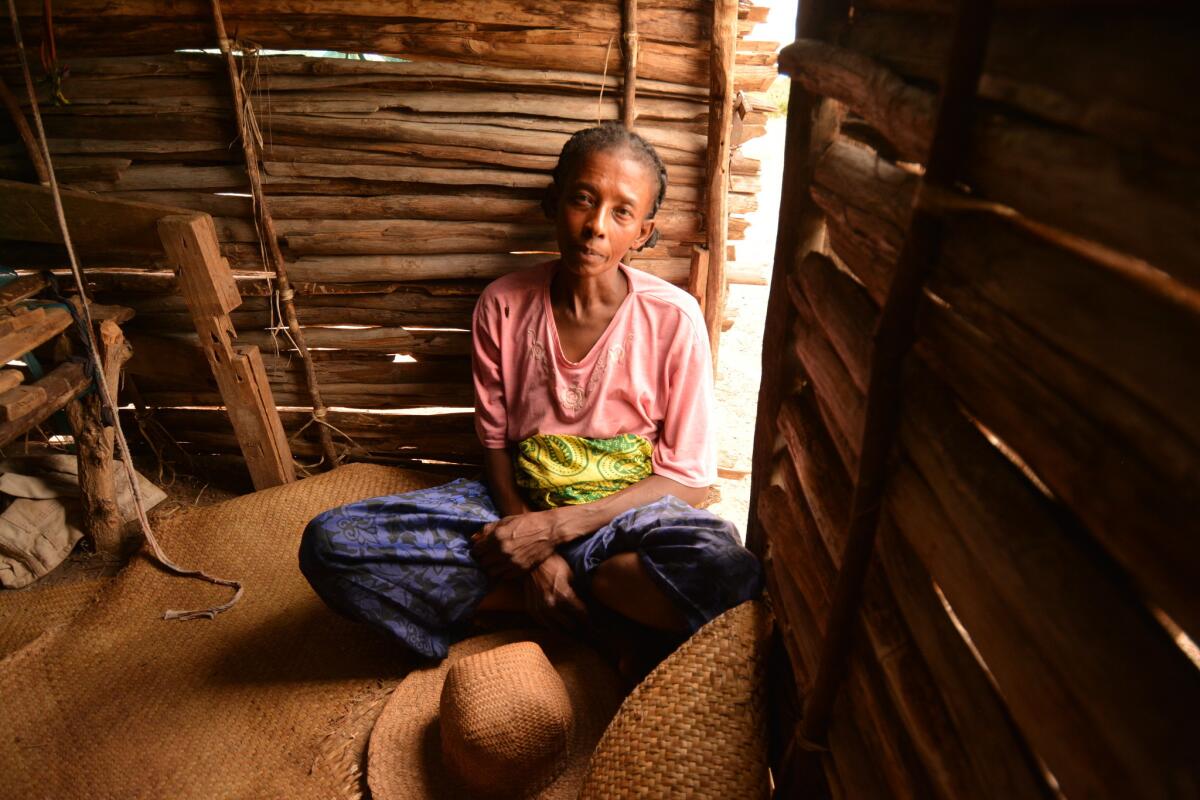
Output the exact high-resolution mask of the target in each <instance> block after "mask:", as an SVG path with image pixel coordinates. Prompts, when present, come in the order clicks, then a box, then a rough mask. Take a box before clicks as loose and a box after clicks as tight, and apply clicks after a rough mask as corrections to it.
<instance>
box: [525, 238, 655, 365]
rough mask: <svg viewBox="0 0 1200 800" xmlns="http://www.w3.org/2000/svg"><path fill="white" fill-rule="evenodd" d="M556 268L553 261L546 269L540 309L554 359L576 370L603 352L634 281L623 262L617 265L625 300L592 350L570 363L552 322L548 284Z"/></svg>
mask: <svg viewBox="0 0 1200 800" xmlns="http://www.w3.org/2000/svg"><path fill="white" fill-rule="evenodd" d="M558 267H559V262H557V261H554V262H551V264H550V265H549V266H548V267H547V269H546V280H545V281H544V282H543V284H542V308H543V309H544V310H545V315H546V326H547V330H548V331H549V332H550V345H551V349H552V350H553V351H554V359H555V360H556V361H557V362H558V363H559V364H560V365H562V366H566V367H571V368H573V369H578V368H579V367H583V366H587V365H588V364H590V363H591V362H593V361H595V360H596V356H597V354H599V353H600V352H602V351H603V350H604V347H605V345H606V344H607V342H608V339H609V337H610V336H612V332H613V329H614V328H616V327H617V323H618V322H619V320H620V318H621V315H622V314H623V313H624V312H625V309H626V308H627V307H628V306H629V305H630V303H631V302H632V298H633V295H634V292H635V291H636V289H635V288H634V280H633V275H632V274H631V270H630V268H629V267H627V266H626V265H625V264H624V262H622V263H619V264H617V269H619V270H621V273H622V274H623V275H624V276H625V282H626V285H627V286H628V287H629V291H628V292H626V293H625V298H624V299H623V300H621V304H620V305H619V306H617V310H616V312H615V313H614V314H613V316H612V319H610V320H609V321H608V325H607V326H606V327H605V328H604V333H602V334H600V338H599V339H597V340H596V343H595V344H593V345H592V349H591V350H589V351H588V352H587V355H585V356H584V357H583V358H581V359H580V360H579V361H572V360H571V359H569V358H567V356H566V354H565V353H563V349H562V342H561V341H560V340H559V338H558V323H557V322H555V321H554V305H553V303H551V302H550V284H551V283H552V282H553V281H554V274H555V272H557V270H558Z"/></svg>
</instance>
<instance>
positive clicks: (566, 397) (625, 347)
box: [558, 333, 633, 411]
mask: <svg viewBox="0 0 1200 800" xmlns="http://www.w3.org/2000/svg"><path fill="white" fill-rule="evenodd" d="M632 345H633V334H632V333H631V334H629V335H628V336H626V337H625V341H623V342H618V343H617V344H614V345H610V346H609V348H608V350H607V352H605V354H604V355H603V356H602V357H601V358H599V359H598V360H597V361H596V366H595V367H594V368H593V369H592V374H591V376H590V377H589V378H588V382H587V385H586V386H580V385H579V384H578V383H576V384H573V385H571V386H568V387H566V388H565V389H563V390H562V391H561V392H559V398H558V399H559V402H561V403H562V405H563V408H566V409H569V410H571V411H582V410H583V409H584V408H586V407H587V405H588V403H589V402H590V401H591V399H592V397H594V396H595V393H596V389H597V388H598V387H599V386H600V382H601V381H603V380H604V376H605V374H606V373H607V372H608V368H609V367H610V366H612V365H613V364H614V363H615V364H623V363H625V355H626V353H628V352H629V348H630V347H631V346H632Z"/></svg>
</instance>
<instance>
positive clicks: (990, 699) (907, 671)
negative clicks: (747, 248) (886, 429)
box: [751, 0, 1200, 798]
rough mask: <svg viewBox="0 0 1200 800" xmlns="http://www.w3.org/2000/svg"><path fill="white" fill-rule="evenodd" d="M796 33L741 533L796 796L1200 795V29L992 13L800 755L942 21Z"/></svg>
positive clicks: (1185, 19) (786, 775)
mask: <svg viewBox="0 0 1200 800" xmlns="http://www.w3.org/2000/svg"><path fill="white" fill-rule="evenodd" d="M806 5H807V6H809V8H808V9H807V15H806V16H802V18H801V20H800V35H801V37H803V38H801V39H800V40H798V41H797V42H796V43H795V44H793V45H791V46H790V47H788V48H786V49H785V50H784V52H783V54H782V55H781V59H780V63H781V70H784V71H786V72H788V73H789V74H790V75H791V76H792V79H793V87H792V96H791V99H790V103H789V121H788V124H789V131H788V137H789V138H788V142H789V143H788V147H789V150H788V154H787V167H786V173H785V184H784V198H783V210H782V212H781V219H780V249H779V251H778V253H777V262H776V265H775V271H774V278H773V284H772V290H771V308H770V310H769V314H768V325H767V340H768V341H779V342H785V341H786V342H787V343H788V344H787V346H785V347H777V348H768V351H767V353H766V354H765V356H764V384H763V395H762V399H761V402H760V409H759V433H758V440H757V443H756V445H757V446H756V456H755V473H754V492H755V507H754V509H753V512H752V513H753V519H752V522H751V528H752V530H751V536H752V546H753V547H755V548H756V549H757V550H758V551H759V552H760V553H761V554H762V555H763V556H764V557H765V561H766V564H767V572H768V579H769V586H770V595H771V600H772V603H773V605H774V608H775V612H776V615H777V618H778V620H779V623H780V627H781V631H782V642H783V645H784V646H785V648H786V655H787V658H786V660H785V661H786V663H785V664H784V665H783V669H781V671H780V672H779V674H778V675H777V676H776V680H775V684H774V687H773V688H774V690H775V692H776V693H777V697H778V698H779V699H780V702H779V703H777V704H776V707H777V708H780V709H782V711H781V714H780V719H779V720H778V725H779V727H778V729H777V732H778V734H779V735H778V737H777V742H778V747H777V749H776V752H775V754H774V758H775V764H776V767H777V778H779V783H780V792H779V796H783V797H795V796H802V795H800V794H796V793H794V792H798V791H801V790H804V791H807V790H808V789H810V788H811V787H812V786H813V785H814V784H816V785H820V784H822V783H823V784H825V785H826V787H825V789H824V791H828V792H829V793H830V794H831V795H832V796H833V797H847V798H876V797H913V798H917V797H920V798H926V797H942V798H964V797H971V798H985V797H994V798H1015V797H1049V796H1054V795H1057V794H1062V795H1065V796H1067V797H1113V798H1128V797H1196V796H1198V795H1200V761H1198V760H1197V758H1196V755H1197V753H1200V735H1198V734H1197V723H1196V719H1197V718H1198V717H1200V672H1198V670H1197V655H1196V650H1195V647H1194V645H1192V644H1191V641H1190V640H1189V639H1188V636H1189V635H1190V636H1191V637H1193V638H1195V637H1200V590H1198V589H1197V586H1200V357H1198V355H1197V354H1198V353H1200V247H1198V246H1197V244H1198V243H1197V242H1196V241H1195V238H1196V236H1197V235H1198V233H1197V231H1198V230H1200V228H1198V227H1197V225H1196V221H1197V220H1198V219H1200V135H1198V133H1200V129H1198V128H1197V122H1198V121H1200V118H1198V117H1197V115H1196V109H1195V103H1194V102H1193V101H1191V100H1190V99H1189V93H1190V92H1192V91H1193V89H1192V87H1194V86H1195V85H1196V79H1197V77H1200V75H1198V72H1200V66H1198V62H1197V61H1196V59H1195V57H1194V47H1193V46H1192V44H1191V43H1192V42H1194V40H1195V37H1196V35H1197V34H1198V33H1200V27H1198V26H1197V22H1196V20H1195V18H1194V17H1192V16H1189V15H1186V14H1184V13H1182V12H1175V11H1172V10H1171V8H1170V7H1168V6H1165V5H1164V6H1160V7H1158V10H1154V11H1150V10H1147V9H1146V7H1139V8H1136V9H1134V8H1133V4H1125V7H1123V8H1122V7H1121V6H1122V5H1123V4H1120V3H1115V4H1106V6H1107V7H1106V8H1105V9H1102V10H1096V9H1091V10H1081V9H1079V8H1073V9H1070V10H1063V9H1056V8H1054V7H1053V6H1054V5H1056V4H1054V3H1049V2H1046V3H1000V4H998V5H999V6H1000V10H999V11H998V12H997V13H996V16H995V19H994V24H993V25H992V30H991V35H990V40H989V45H988V48H987V56H986V61H985V67H984V76H983V79H982V80H981V82H980V83H979V95H980V97H981V98H982V102H981V104H980V107H979V109H978V111H977V113H976V115H975V117H974V125H973V131H972V145H971V148H970V150H969V154H968V157H967V167H966V170H965V173H964V174H963V175H962V178H963V180H962V184H961V186H960V187H959V189H958V190H957V191H955V192H953V193H952V194H951V196H950V197H949V198H946V197H942V198H940V199H941V204H940V205H938V204H937V203H935V202H934V201H935V200H938V198H933V199H932V200H930V201H929V205H928V206H927V207H930V208H934V209H935V210H938V212H939V214H940V217H941V225H942V231H943V233H942V237H941V241H940V253H939V255H938V256H937V257H936V260H935V261H934V263H933V264H932V265H931V273H930V277H929V279H928V281H927V283H926V287H925V291H924V294H923V299H922V303H921V308H920V311H919V317H918V325H917V341H916V345H915V348H914V349H913V351H911V352H910V354H909V356H908V357H907V359H906V363H905V376H904V382H903V390H902V398H901V421H900V428H899V434H898V439H897V441H896V442H895V445H894V449H893V452H892V462H891V465H890V468H889V472H888V477H887V484H886V486H887V489H886V493H885V497H884V500H883V513H882V521H881V524H880V527H879V530H878V536H877V539H876V545H875V551H874V554H873V557H872V561H871V565H870V568H869V571H868V575H867V579H866V583H865V587H864V598H863V602H862V605H861V607H860V609H859V613H858V616H857V620H856V627H855V632H854V633H855V637H856V638H855V640H854V644H853V647H852V654H851V657H850V662H849V666H848V669H847V670H846V671H845V673H844V676H843V679H842V681H841V684H840V691H839V693H838V695H837V700H836V703H835V705H834V709H833V717H832V723H831V725H830V728H829V730H828V739H827V742H825V744H827V745H828V748H829V749H828V751H826V752H823V753H814V751H813V750H811V749H806V748H805V746H804V743H803V742H800V741H798V740H797V738H796V733H795V731H796V728H795V725H796V723H797V722H798V719H799V716H800V714H801V713H802V712H801V710H800V709H801V708H802V704H803V702H804V700H805V698H806V696H807V695H808V693H809V692H810V690H811V688H812V683H813V680H814V678H815V675H816V674H817V672H818V669H819V664H818V660H819V657H820V653H821V642H822V640H823V637H824V634H825V633H826V618H827V615H828V613H829V608H830V605H831V598H832V595H833V593H834V587H835V585H836V584H837V578H838V570H839V567H840V564H841V559H842V555H843V548H844V546H845V534H846V530H847V523H848V520H847V514H848V510H849V507H850V503H851V495H852V492H853V490H854V487H853V485H852V482H853V478H852V476H853V475H854V474H855V471H856V468H857V466H858V456H859V452H860V447H861V440H862V430H863V418H864V413H865V407H864V398H865V395H866V392H867V390H868V387H869V386H870V383H871V377H872V376H871V375H870V374H869V363H870V355H871V353H872V350H873V348H874V347H875V341H874V339H873V335H872V331H873V330H874V329H875V325H876V322H877V319H878V316H879V311H880V306H881V303H882V302H883V300H884V299H885V297H886V296H887V294H888V289H889V285H890V281H891V277H892V270H893V267H894V265H895V264H896V260H897V256H898V253H899V252H900V249H901V247H902V245H903V243H904V241H905V238H906V236H907V235H908V232H909V218H910V214H911V209H912V206H913V202H914V193H915V192H916V191H917V189H918V186H919V185H920V181H921V175H922V173H923V166H924V164H926V163H927V160H928V157H929V153H928V148H929V142H930V138H931V133H932V130H933V124H934V119H935V113H936V108H937V103H936V98H937V92H938V90H939V84H940V82H941V79H942V75H943V72H944V69H945V65H946V59H947V54H948V51H949V43H950V35H951V28H952V26H951V20H950V17H949V16H948V15H947V14H946V13H945V12H946V11H947V10H948V8H951V7H952V6H953V4H951V3H942V2H924V1H923V0H911V1H910V0H888V1H887V2H882V1H881V0H873V1H872V2H861V3H855V4H854V5H855V8H854V12H853V15H851V14H850V13H849V10H848V8H847V4H845V3H839V2H820V1H818V2H814V3H809V4H806ZM1063 5H1066V4H1063ZM1072 5H1073V6H1075V5H1079V4H1072ZM1085 5H1086V4H1085ZM789 700H790V702H787V701H789ZM788 709H790V710H788ZM814 764H816V765H817V769H815V770H814V769H813V765H814Z"/></svg>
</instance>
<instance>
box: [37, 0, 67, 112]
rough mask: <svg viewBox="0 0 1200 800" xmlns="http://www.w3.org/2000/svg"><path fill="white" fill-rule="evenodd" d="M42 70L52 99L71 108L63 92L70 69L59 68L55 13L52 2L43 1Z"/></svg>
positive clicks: (56, 103) (58, 104) (59, 104)
mask: <svg viewBox="0 0 1200 800" xmlns="http://www.w3.org/2000/svg"><path fill="white" fill-rule="evenodd" d="M40 54H41V58H42V69H43V70H45V72H46V82H47V83H49V84H50V98H51V99H52V100H53V101H54V105H56V106H69V105H71V101H70V100H68V99H67V97H66V95H64V94H63V92H62V85H63V80H64V79H65V78H66V77H67V76H68V75H70V74H71V70H70V68H68V67H66V66H59V63H58V47H57V46H55V43H54V12H53V9H51V7H50V0H42V46H41V50H40Z"/></svg>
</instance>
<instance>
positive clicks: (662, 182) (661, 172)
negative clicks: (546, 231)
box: [542, 122, 667, 250]
mask: <svg viewBox="0 0 1200 800" xmlns="http://www.w3.org/2000/svg"><path fill="white" fill-rule="evenodd" d="M622 149H624V150H627V151H629V153H631V154H632V155H633V157H634V158H636V159H637V160H638V161H640V162H642V164H643V165H644V166H645V167H646V168H647V169H648V170H650V174H652V175H654V176H655V178H656V179H657V181H658V187H657V188H658V191H657V192H656V193H655V195H654V202H653V203H652V204H651V205H650V213H649V214H647V215H646V218H647V219H654V215H655V214H657V213H658V208H659V206H661V205H662V202H663V198H664V197H665V196H666V194H667V167H666V165H664V164H663V161H662V159H661V158H659V156H658V153H657V152H656V151H655V149H654V146H653V145H652V144H650V143H649V142H647V141H646V140H645V139H643V138H642V137H641V136H638V135H637V134H636V133H634V132H633V131H631V130H629V129H628V128H626V127H625V126H624V125H622V124H620V123H617V122H606V123H605V124H603V125H599V126H597V127H595V128H584V129H583V130H581V131H576V132H575V133H574V134H573V135H572V136H571V138H570V139H568V140H567V143H566V144H564V145H563V149H562V152H561V153H559V156H558V163H557V164H555V165H554V172H553V175H552V181H551V183H550V185H549V186H547V187H546V192H545V194H544V195H542V211H543V212H544V213H545V215H546V217H547V218H549V219H553V218H554V216H555V214H557V213H558V192H559V190H560V188H561V187H562V185H563V184H564V183H565V182H566V180H567V176H568V175H570V174H571V171H572V170H573V169H575V168H576V167H577V166H579V162H581V161H582V160H583V158H584V156H587V155H590V154H592V153H599V152H602V151H605V150H622ZM657 243H658V231H654V232H653V233H652V234H650V238H649V239H647V240H646V243H645V244H643V245H642V246H641V247H639V248H638V249H639V250H642V249H644V248H647V247H654V245H655V244H657Z"/></svg>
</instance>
